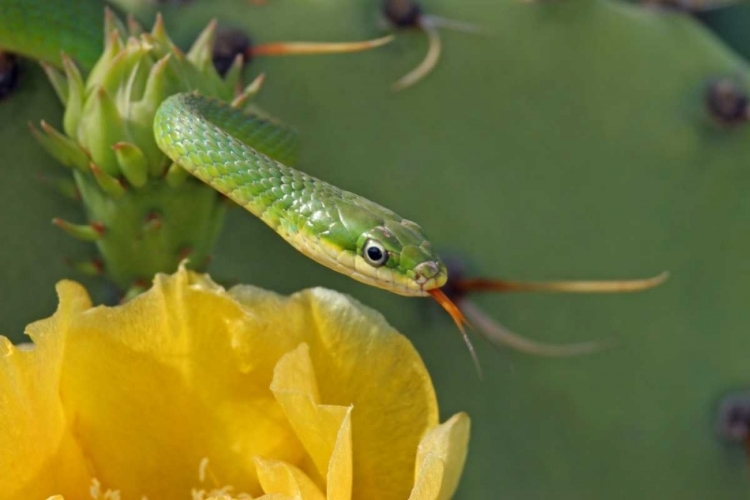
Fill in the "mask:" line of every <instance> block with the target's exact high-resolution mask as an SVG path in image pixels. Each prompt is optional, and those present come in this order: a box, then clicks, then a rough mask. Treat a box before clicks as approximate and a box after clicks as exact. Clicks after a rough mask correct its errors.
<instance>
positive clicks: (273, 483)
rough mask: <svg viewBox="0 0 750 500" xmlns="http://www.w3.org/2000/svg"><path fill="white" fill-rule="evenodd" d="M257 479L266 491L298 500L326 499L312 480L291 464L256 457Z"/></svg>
mask: <svg viewBox="0 0 750 500" xmlns="http://www.w3.org/2000/svg"><path fill="white" fill-rule="evenodd" d="M255 465H256V467H257V471H258V479H260V484H261V486H262V487H263V491H265V492H266V493H277V494H281V495H286V496H289V497H292V498H299V499H300V500H326V497H325V496H324V495H323V493H321V491H320V490H319V489H318V487H317V486H316V485H315V483H314V482H312V480H311V479H310V478H309V477H307V475H305V473H304V472H302V471H301V470H299V469H298V468H297V467H294V466H293V465H290V464H287V463H285V462H281V461H279V460H269V459H263V458H259V457H256V458H255Z"/></svg>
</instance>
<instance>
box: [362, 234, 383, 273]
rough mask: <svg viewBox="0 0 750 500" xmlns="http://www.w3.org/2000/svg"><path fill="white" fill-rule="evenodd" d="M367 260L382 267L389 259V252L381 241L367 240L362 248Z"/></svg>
mask: <svg viewBox="0 0 750 500" xmlns="http://www.w3.org/2000/svg"><path fill="white" fill-rule="evenodd" d="M362 255H363V256H364V258H365V260H366V261H367V262H369V263H370V264H372V265H373V266H375V267H380V266H382V265H383V264H385V263H386V261H387V260H388V252H387V251H386V249H385V248H384V247H383V245H381V244H380V243H379V242H377V241H375V240H367V241H366V242H365V246H364V248H363V250H362Z"/></svg>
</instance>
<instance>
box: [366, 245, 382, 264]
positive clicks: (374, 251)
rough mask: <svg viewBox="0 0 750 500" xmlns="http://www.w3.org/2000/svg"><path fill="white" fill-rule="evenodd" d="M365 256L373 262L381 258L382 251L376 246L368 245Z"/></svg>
mask: <svg viewBox="0 0 750 500" xmlns="http://www.w3.org/2000/svg"><path fill="white" fill-rule="evenodd" d="M367 256H368V257H369V258H370V260H371V261H373V262H380V261H381V259H382V258H383V251H382V250H381V249H379V248H378V247H374V246H373V247H370V248H368V249H367Z"/></svg>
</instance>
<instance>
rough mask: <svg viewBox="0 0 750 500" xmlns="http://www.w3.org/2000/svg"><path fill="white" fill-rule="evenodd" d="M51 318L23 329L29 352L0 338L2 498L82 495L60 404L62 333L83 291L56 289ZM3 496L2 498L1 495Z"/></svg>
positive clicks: (79, 463)
mask: <svg viewBox="0 0 750 500" xmlns="http://www.w3.org/2000/svg"><path fill="white" fill-rule="evenodd" d="M57 293H58V296H59V298H60V306H59V307H58V309H57V311H56V312H55V314H54V315H53V316H52V317H51V318H49V319H47V320H44V321H39V322H37V323H34V324H32V325H30V326H29V327H28V332H29V334H30V335H31V337H32V338H33V340H34V341H35V345H34V346H33V347H32V348H30V349H20V348H18V347H14V346H13V345H12V344H11V343H10V341H8V339H6V338H5V337H0V433H1V434H2V446H0V471H2V474H0V491H2V492H3V496H4V497H5V498H45V497H48V496H50V495H55V494H64V495H67V496H69V497H70V498H83V497H85V496H87V489H88V484H89V475H88V471H87V470H86V463H85V460H84V458H83V456H82V454H81V450H80V449H79V448H78V446H77V445H76V443H75V441H74V439H73V435H72V433H71V423H70V422H69V421H68V420H67V419H66V417H65V413H64V411H63V406H62V404H61V401H60V384H59V378H60V372H61V367H62V358H63V354H64V351H65V337H64V336H62V335H58V334H57V333H56V331H57V330H60V329H62V330H65V329H66V328H67V325H68V323H69V322H70V321H71V317H72V316H74V315H76V314H79V313H80V312H81V311H83V310H85V309H87V308H89V307H90V306H91V302H90V301H89V298H88V295H87V294H86V292H85V291H84V290H83V288H82V287H81V286H80V285H78V284H76V283H72V282H69V281H63V282H61V283H60V284H59V285H58V286H57ZM6 495H7V496H6Z"/></svg>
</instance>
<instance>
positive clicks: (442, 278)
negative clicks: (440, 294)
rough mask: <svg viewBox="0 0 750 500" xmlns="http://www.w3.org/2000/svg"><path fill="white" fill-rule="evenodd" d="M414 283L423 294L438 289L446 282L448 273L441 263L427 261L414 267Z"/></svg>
mask: <svg viewBox="0 0 750 500" xmlns="http://www.w3.org/2000/svg"><path fill="white" fill-rule="evenodd" d="M414 273H415V274H416V277H415V278H414V281H415V282H416V283H417V284H418V285H419V289H420V290H421V291H423V292H427V291H429V290H433V289H436V288H440V287H442V286H443V285H445V282H446V281H448V271H447V270H446V268H445V265H444V264H443V263H442V262H438V261H427V262H422V263H421V264H418V265H417V266H416V267H414Z"/></svg>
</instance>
